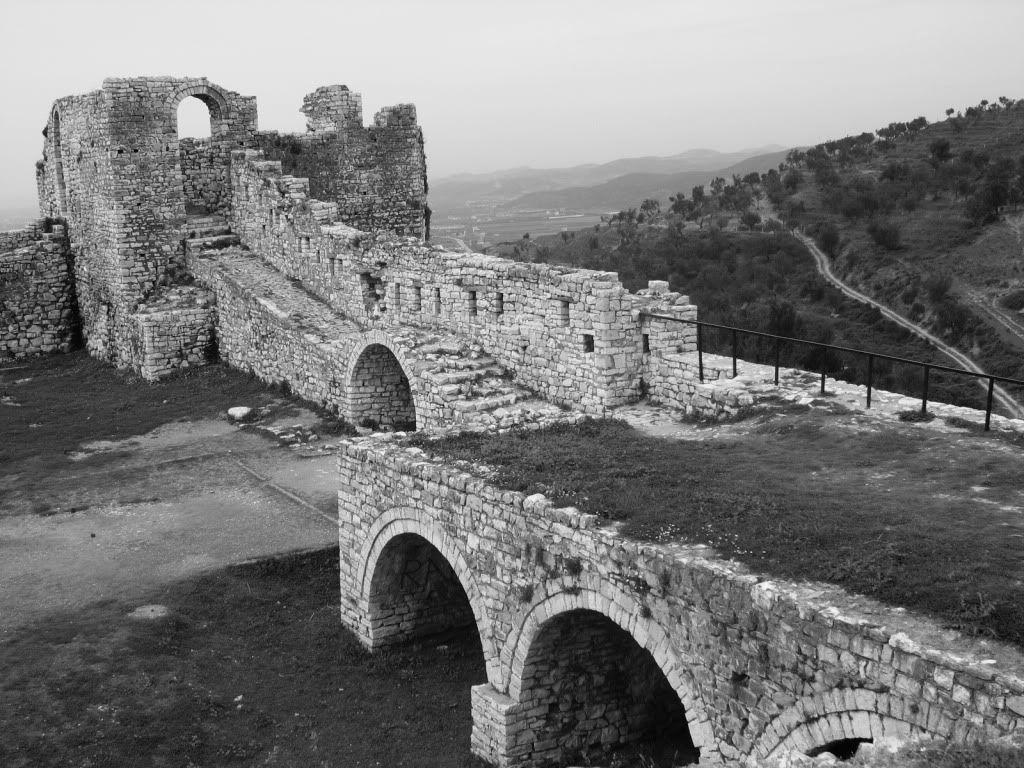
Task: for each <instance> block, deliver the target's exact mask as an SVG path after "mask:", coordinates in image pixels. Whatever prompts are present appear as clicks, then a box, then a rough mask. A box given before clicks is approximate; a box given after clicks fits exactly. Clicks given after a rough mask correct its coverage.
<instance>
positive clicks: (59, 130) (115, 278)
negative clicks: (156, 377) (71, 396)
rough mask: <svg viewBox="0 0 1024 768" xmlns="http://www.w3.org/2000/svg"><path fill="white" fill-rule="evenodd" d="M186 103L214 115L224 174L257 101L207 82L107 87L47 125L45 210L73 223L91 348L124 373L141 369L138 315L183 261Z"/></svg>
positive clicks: (112, 82) (61, 109)
mask: <svg viewBox="0 0 1024 768" xmlns="http://www.w3.org/2000/svg"><path fill="white" fill-rule="evenodd" d="M189 97H195V98H198V99H200V100H202V101H203V102H204V103H206V105H207V106H208V107H209V109H210V123H211V131H212V137H211V139H210V140H209V145H210V150H209V152H211V153H212V155H211V156H212V157H215V158H220V160H218V162H221V163H222V169H221V173H222V174H224V175H225V176H226V168H227V162H228V152H229V151H230V149H232V148H236V147H239V146H241V147H246V146H252V144H253V136H254V134H255V130H256V106H255V100H254V99H252V98H250V97H246V96H241V95H239V94H237V93H233V92H231V91H227V90H225V89H223V88H220V87H219V86H216V85H214V84H212V83H210V82H208V81H207V80H205V79H203V78H158V77H151V78H131V79H115V78H111V79H107V80H104V81H103V87H102V88H101V89H100V90H98V91H94V92H92V93H89V94H85V95H81V96H68V97H65V98H63V99H58V100H57V101H56V102H55V104H54V107H53V109H52V110H51V113H50V116H49V120H48V123H47V128H46V139H45V143H44V147H43V162H42V167H41V168H39V170H38V180H39V187H40V190H41V194H42V197H41V199H40V209H41V212H42V213H43V215H46V216H62V217H64V218H65V219H66V220H67V223H68V228H69V233H70V237H71V242H72V247H73V250H74V252H75V280H76V285H77V292H78V296H79V307H80V310H81V315H82V322H83V333H84V335H85V337H86V342H87V346H88V348H89V350H90V352H91V353H93V354H94V355H96V356H98V357H102V358H104V359H107V360H110V361H112V362H115V363H117V364H118V365H122V366H129V365H134V366H136V367H138V366H139V365H140V364H141V363H140V361H137V360H134V359H133V357H132V353H133V350H135V349H136V348H137V345H136V344H135V343H134V341H133V339H134V338H135V329H134V326H135V325H136V320H135V319H134V318H133V317H132V315H133V313H134V312H135V310H136V307H137V306H138V304H140V303H144V302H145V301H146V300H147V299H148V298H149V297H150V295H151V294H153V293H154V291H156V289H157V288H158V287H159V286H161V285H162V284H164V283H166V282H167V279H168V272H169V269H170V268H171V267H172V265H173V264H174V263H175V262H176V261H179V260H180V258H181V252H182V239H183V237H184V229H185V199H186V196H185V186H184V185H185V181H184V175H183V172H182V165H181V163H182V152H181V147H180V145H179V141H178V134H177V108H178V105H179V104H180V103H181V101H182V100H183V99H185V98H189Z"/></svg>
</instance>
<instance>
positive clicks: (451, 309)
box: [0, 78, 1024, 766]
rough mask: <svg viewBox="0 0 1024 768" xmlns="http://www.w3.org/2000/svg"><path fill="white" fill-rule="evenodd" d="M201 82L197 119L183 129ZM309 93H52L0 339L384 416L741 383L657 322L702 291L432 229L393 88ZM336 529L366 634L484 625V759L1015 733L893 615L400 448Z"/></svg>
mask: <svg viewBox="0 0 1024 768" xmlns="http://www.w3.org/2000/svg"><path fill="white" fill-rule="evenodd" d="M189 97H195V98H197V99H199V100H201V101H202V102H203V103H204V104H205V105H206V106H207V107H208V109H209V114H210V123H211V136H210V138H209V139H205V140H193V139H179V137H178V131H177V109H178V106H179V104H180V103H181V102H182V100H183V99H186V98H189ZM302 111H303V112H304V113H305V115H306V119H307V132H306V133H304V134H294V135H293V134H279V133H276V132H270V131H261V130H259V129H258V127H257V123H256V104H255V101H254V99H253V98H251V97H246V96H241V95H239V94H237V93H234V92H232V91H228V90H226V89H224V88H221V87H220V86H217V85H214V84H213V83H210V82H208V81H207V80H205V79H191V78H132V79H109V80H106V81H104V83H103V87H102V88H101V89H100V90H98V91H95V92H93V93H89V94H86V95H82V96H68V97H65V98H62V99H59V100H58V101H56V102H55V104H54V106H53V109H52V110H51V112H50V114H49V116H48V118H47V123H46V128H45V131H44V134H45V141H44V146H43V158H42V160H41V161H40V162H39V163H37V182H38V190H39V202H40V217H41V218H40V220H39V221H38V222H37V223H36V224H34V225H33V226H31V227H29V228H27V229H25V230H21V231H17V232H8V233H0V357H3V356H7V357H23V356H26V355H31V354H38V353H47V352H55V351H65V350H68V349H70V348H71V347H72V346H73V345H75V344H76V343H78V342H79V340H81V341H83V342H84V344H85V345H86V347H87V348H88V350H89V351H90V353H91V354H93V355H95V356H97V357H100V358H102V359H105V360H109V361H110V362H111V363H113V364H115V365H118V366H120V367H128V368H132V369H134V370H136V371H138V372H140V373H141V375H142V376H144V377H145V378H147V379H157V378H159V377H161V376H164V375H166V374H168V373H170V372H172V371H174V370H176V369H179V368H183V367H188V366H195V365H202V364H204V363H206V362H208V361H211V360H215V359H218V358H219V359H221V360H223V361H225V362H226V363H228V364H230V365H233V366H235V367H238V368H241V369H244V370H246V371H250V372H252V373H254V374H255V375H257V376H259V377H260V378H261V379H264V380H266V381H269V382H275V383H279V382H285V383H287V384H288V385H289V387H290V388H291V390H292V391H294V392H295V393H297V394H299V395H301V396H303V397H305V398H307V399H309V400H312V401H315V402H318V403H321V404H323V405H325V406H327V407H329V408H331V409H333V410H335V411H337V412H338V413H340V414H341V415H343V416H345V417H346V418H347V419H349V420H350V421H352V422H355V423H358V424H364V425H378V426H382V427H385V428H390V429H431V430H446V429H464V428H472V429H490V428H506V427H510V426H513V425H517V424H518V425H529V424H537V423H545V422H549V421H555V420H565V419H571V418H577V417H578V416H579V414H584V413H586V414H603V413H607V412H608V411H609V410H610V409H613V408H615V407H617V406H620V405H623V404H626V403H630V402H633V401H636V400H637V399H639V398H640V397H641V396H642V395H646V396H647V397H649V398H651V399H652V400H656V401H660V402H662V403H667V404H669V405H672V406H674V407H676V408H677V409H678V410H684V411H691V412H692V411H694V410H697V411H700V412H703V413H707V414H711V415H715V414H719V413H722V412H729V411H730V410H735V409H736V408H737V407H739V406H741V405H744V404H747V403H749V402H751V400H750V396H749V395H747V394H744V393H743V392H742V391H741V390H739V389H737V388H730V387H729V386H721V385H719V384H716V383H714V382H712V383H711V384H702V383H700V382H699V381H698V379H697V376H696V375H695V360H694V357H695V356H694V355H693V354H692V353H693V351H694V349H695V342H696V337H695V331H694V330H693V326H690V325H686V324H684V323H677V322H672V320H671V318H676V319H683V320H687V319H689V320H693V319H695V318H696V312H697V310H696V308H695V307H694V306H693V305H691V304H690V303H689V301H688V299H687V298H686V297H685V296H681V295H679V294H677V293H671V292H669V291H668V287H667V285H666V284H664V283H652V284H651V285H650V287H649V288H648V289H647V290H644V291H640V292H638V293H635V294H634V293H630V292H628V291H626V290H625V289H624V288H623V286H622V284H621V283H620V282H619V280H618V278H617V276H616V275H614V274H612V273H607V272H595V271H590V270H574V269H567V268H561V267H556V266H550V265H545V264H526V263H517V262H512V261H507V260H503V259H499V258H496V257H489V256H484V255H480V254H464V253H453V252H449V251H446V250H444V249H443V248H440V247H436V246H431V245H430V244H429V243H428V236H429V223H430V214H429V208H428V206H427V181H426V161H425V156H424V150H423V136H422V132H421V130H420V128H419V126H418V125H417V123H416V111H415V108H414V107H413V106H412V105H409V104H405V105H398V106H395V107H389V108H385V109H382V110H381V111H380V112H378V113H377V114H376V115H375V116H374V120H373V124H372V125H370V126H364V124H363V116H362V108H361V101H360V97H359V95H358V94H355V93H353V92H352V91H350V90H349V89H348V88H346V87H345V86H339V85H335V86H326V87H322V88H318V89H317V90H316V91H314V92H313V93H311V94H309V95H308V96H306V97H305V99H304V101H303V106H302ZM651 314H656V315H659V316H661V317H659V318H655V317H651V316H650V315H651ZM665 318H669V319H665ZM711 367H713V366H711ZM723 370H724V369H723ZM720 375H724V374H723V373H722V371H717V372H716V373H714V375H713V376H711V378H715V377H717V376H720ZM339 518H340V519H339V540H340V552H341V555H340V557H341V590H342V592H341V615H342V619H343V621H344V622H345V623H346V624H347V625H348V626H349V627H351V628H352V630H353V631H355V632H356V633H357V635H358V636H359V637H361V638H362V640H363V641H364V642H365V643H366V644H367V645H368V646H369V647H374V648H376V647H382V646H386V645H388V644H390V643H393V642H398V641H404V640H409V639H412V638H417V637H422V636H424V635H429V634H431V633H433V632H436V631H438V630H443V629H445V628H449V627H452V626H459V625H463V624H466V625H471V626H474V627H476V629H477V631H478V633H479V635H480V638H481V643H482V646H483V649H484V656H485V661H486V665H487V678H488V679H487V682H486V683H485V684H483V685H480V686H477V687H476V688H474V690H473V698H472V702H473V720H474V727H473V750H474V751H475V752H476V753H477V754H479V755H481V756H483V757H485V758H486V759H487V760H489V761H491V762H493V763H495V764H497V765H501V766H529V765H548V764H558V763H559V762H560V761H562V760H564V759H567V758H568V757H569V756H571V755H575V754H586V752H587V751H588V750H591V749H599V748H601V749H603V748H611V747H614V746H617V745H620V744H628V743H630V742H633V741H637V740H642V739H644V738H647V737H648V736H649V735H650V734H652V733H660V732H664V731H668V732H671V734H673V735H674V737H677V738H679V739H680V740H681V742H685V743H687V744H690V745H692V746H694V747H696V748H698V749H699V750H700V755H701V759H702V761H714V760H718V759H726V760H732V761H740V760H754V759H759V758H764V757H768V756H771V755H779V754H781V753H782V752H785V751H787V750H798V751H801V752H805V753H809V754H814V753H816V752H818V751H820V750H821V749H824V748H826V747H828V746H829V745H833V744H837V743H845V744H856V743H859V742H862V741H875V742H876V743H882V742H896V741H901V740H905V739H907V738H910V737H912V736H920V735H930V736H939V737H942V738H956V739H965V738H969V737H972V736H974V735H998V734H1005V733H1007V732H1010V731H1012V730H1015V729H1018V728H1020V727H1024V680H1022V679H1020V678H1018V677H1015V676H1013V675H1010V674H1003V673H997V672H996V671H995V670H994V669H993V668H992V667H990V666H986V665H985V662H983V661H982V660H980V659H976V658H973V657H972V656H970V654H969V653H965V654H963V655H954V654H951V653H947V652H944V651H937V650H933V649H929V648H927V647H924V646H922V645H920V644H918V643H916V642H914V641H913V640H911V639H910V637H909V636H908V635H907V634H906V633H904V632H903V631H901V630H900V627H901V624H900V623H899V620H898V619H893V620H892V621H891V622H890V621H888V620H887V625H886V627H883V626H880V625H879V624H877V622H876V620H874V619H872V618H871V617H870V616H865V615H863V614H858V610H860V609H859V608H858V605H860V604H861V603H856V602H855V601H847V603H843V602H842V601H843V599H844V598H843V597H842V596H836V595H834V594H829V595H827V602H826V600H825V599H824V598H823V597H822V592H821V590H809V589H802V588H798V587H795V586H793V585H785V584H775V583H773V582H768V581H765V580H763V579H760V578H757V577H755V576H752V575H750V574H746V573H741V572H737V571H736V569H735V568H733V567H732V566H731V565H730V564H728V563H723V562H721V561H718V560H716V559H715V558H714V557H713V556H712V555H711V554H709V553H708V552H707V551H704V550H699V549H696V548H687V547H683V546H681V545H660V544H642V545H641V544H638V543H636V542H629V541H626V540H623V539H622V538H620V537H618V536H616V534H615V532H614V530H609V529H604V528H600V527H598V526H596V525H595V520H594V519H593V518H592V516H589V515H583V514H581V513H579V512H578V511H576V510H575V509H555V508H553V506H552V504H551V503H550V502H549V501H547V500H546V499H544V498H543V497H541V496H540V495H539V494H538V495H536V496H530V497H526V498H523V497H522V495H521V494H515V493H511V492H506V491H501V490H499V489H496V488H493V487H491V486H489V485H488V484H487V483H486V482H484V481H483V480H480V479H478V478H474V477H472V476H469V475H466V474H464V473H462V472H460V471H456V470H455V469H452V468H450V467H446V466H443V465H441V464H439V463H438V462H433V461H430V460H427V459H425V457H424V456H423V455H422V453H421V452H418V451H415V450H413V449H407V448H402V447H400V446H397V445H391V444H387V443H380V444H377V443H371V442H366V441H362V442H360V441H354V442H352V443H350V444H347V445H345V446H344V447H343V448H342V450H341V453H340V456H339ZM861 602H863V601H861ZM840 604H841V605H843V606H844V607H843V608H842V610H840V609H837V608H836V607H835V606H836V605H840Z"/></svg>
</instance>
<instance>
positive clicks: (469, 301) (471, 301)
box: [466, 291, 476, 317]
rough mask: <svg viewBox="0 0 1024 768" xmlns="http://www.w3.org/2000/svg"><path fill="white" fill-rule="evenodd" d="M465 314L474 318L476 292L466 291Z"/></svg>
mask: <svg viewBox="0 0 1024 768" xmlns="http://www.w3.org/2000/svg"><path fill="white" fill-rule="evenodd" d="M466 312H467V313H468V314H469V316H470V317H476V291H466Z"/></svg>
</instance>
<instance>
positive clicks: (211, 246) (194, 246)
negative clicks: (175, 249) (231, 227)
mask: <svg viewBox="0 0 1024 768" xmlns="http://www.w3.org/2000/svg"><path fill="white" fill-rule="evenodd" d="M241 242H242V240H241V238H239V236H238V235H235V234H231V233H230V231H229V232H228V233H227V234H221V235H212V236H210V237H190V238H189V239H188V240H186V241H185V247H186V248H188V249H189V251H191V252H192V253H199V252H200V251H207V250H213V251H220V250H223V249H224V248H230V247H231V246H234V245H239V244H240V243H241Z"/></svg>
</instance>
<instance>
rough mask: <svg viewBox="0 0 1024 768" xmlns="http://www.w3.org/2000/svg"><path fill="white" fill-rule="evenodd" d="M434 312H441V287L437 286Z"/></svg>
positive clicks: (437, 313)
mask: <svg viewBox="0 0 1024 768" xmlns="http://www.w3.org/2000/svg"><path fill="white" fill-rule="evenodd" d="M434 314H435V315H440V314H441V289H440V288H435V289H434Z"/></svg>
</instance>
